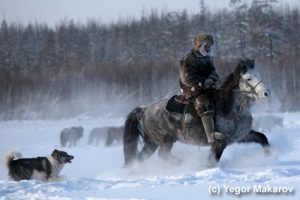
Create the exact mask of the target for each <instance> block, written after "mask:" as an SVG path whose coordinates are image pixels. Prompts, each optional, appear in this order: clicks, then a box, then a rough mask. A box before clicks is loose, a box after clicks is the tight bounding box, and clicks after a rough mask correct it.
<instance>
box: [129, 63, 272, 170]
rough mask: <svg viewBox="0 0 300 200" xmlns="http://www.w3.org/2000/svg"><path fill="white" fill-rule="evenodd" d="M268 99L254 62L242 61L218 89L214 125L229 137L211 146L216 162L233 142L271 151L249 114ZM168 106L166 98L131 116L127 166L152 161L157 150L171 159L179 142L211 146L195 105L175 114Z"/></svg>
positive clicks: (159, 154)
mask: <svg viewBox="0 0 300 200" xmlns="http://www.w3.org/2000/svg"><path fill="white" fill-rule="evenodd" d="M268 97H269V91H268V90H267V89H266V87H265V85H264V84H263V82H262V81H261V80H260V79H259V76H258V74H257V72H256V71H255V68H254V60H250V59H248V58H245V59H241V60H240V61H239V62H238V65H237V67H236V69H235V70H234V72H233V73H231V74H230V75H228V77H227V78H226V79H225V82H224V83H223V84H222V85H221V86H220V87H219V88H216V90H215V126H216V130H217V131H219V132H222V133H224V134H225V135H226V137H225V139H223V140H221V141H218V140H217V141H215V142H214V143H212V144H211V154H210V158H211V159H212V160H213V161H215V163H216V162H217V161H218V160H219V159H220V157H221V155H222V153H223V150H224V149H225V148H226V146H227V145H229V144H232V143H234V142H238V143H241V142H256V143H259V144H261V145H262V146H263V147H264V149H265V150H266V151H267V150H268V147H269V142H268V139H267V137H266V136H265V135H264V134H263V133H260V132H257V131H254V130H251V125H252V115H251V112H250V108H251V106H252V105H253V103H254V102H255V101H258V100H262V99H266V98H268ZM167 103H168V100H167V99H163V100H160V101H158V102H155V103H153V104H151V105H148V106H145V107H137V108H135V109H134V110H133V111H132V112H131V113H129V115H128V116H127V119H126V122H125V129H124V140H123V144H124V147H123V148H124V157H125V166H126V165H129V164H131V163H132V162H133V161H135V160H137V161H143V160H145V159H147V158H149V157H150V156H151V155H152V154H153V153H154V152H155V151H156V149H157V148H158V147H159V151H158V156H159V157H160V158H163V159H171V158H172V156H170V153H171V149H172V146H173V144H174V142H176V141H177V140H179V141H181V142H183V143H187V144H193V145H198V146H205V145H210V144H208V142H207V138H206V135H205V131H204V128H203V125H202V123H201V120H199V119H198V118H197V117H198V116H197V115H195V112H193V107H192V106H191V105H192V104H189V105H187V106H185V108H184V110H185V111H184V112H182V113H178V112H176V113H173V112H169V111H168V110H167V109H166V107H167ZM139 138H141V139H142V143H143V147H142V149H141V150H138V141H139Z"/></svg>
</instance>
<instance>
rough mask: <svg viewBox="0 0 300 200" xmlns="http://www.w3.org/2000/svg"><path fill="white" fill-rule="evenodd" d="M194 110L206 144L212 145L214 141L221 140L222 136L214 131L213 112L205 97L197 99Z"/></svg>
mask: <svg viewBox="0 0 300 200" xmlns="http://www.w3.org/2000/svg"><path fill="white" fill-rule="evenodd" d="M195 108H196V111H197V114H198V116H200V118H201V121H202V123H203V127H204V130H205V134H206V137H207V141H208V143H213V142H214V141H215V139H216V140H222V139H223V138H224V135H223V134H222V133H220V132H216V131H215V123H214V111H213V109H212V107H211V106H210V101H209V99H208V98H207V97H206V96H199V97H197V99H196V101H195Z"/></svg>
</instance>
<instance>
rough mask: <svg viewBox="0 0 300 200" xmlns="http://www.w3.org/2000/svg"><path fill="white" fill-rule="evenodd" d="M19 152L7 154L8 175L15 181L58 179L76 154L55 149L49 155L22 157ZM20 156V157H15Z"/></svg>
mask: <svg viewBox="0 0 300 200" xmlns="http://www.w3.org/2000/svg"><path fill="white" fill-rule="evenodd" d="M21 157H22V156H21V154H20V153H18V152H10V153H8V154H7V156H6V165H7V167H8V171H9V172H8V175H9V176H10V178H11V179H13V180H15V181H20V180H24V179H25V180H31V179H36V180H43V181H57V180H59V176H58V174H59V173H60V171H61V170H62V168H63V167H64V165H65V164H66V163H71V160H72V159H73V158H74V156H71V155H69V154H68V153H66V152H64V151H59V150H56V149H55V150H54V151H53V152H52V154H51V155H49V156H48V157H37V158H21ZM15 158H18V159H15Z"/></svg>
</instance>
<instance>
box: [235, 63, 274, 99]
mask: <svg viewBox="0 0 300 200" xmlns="http://www.w3.org/2000/svg"><path fill="white" fill-rule="evenodd" d="M236 72H238V73H239V76H240V81H239V89H240V91H241V92H242V93H244V94H245V95H246V96H248V97H250V98H251V99H253V100H261V99H265V98H268V97H269V96H270V92H269V90H268V89H267V88H266V86H265V84H264V83H263V82H262V80H261V79H260V76H259V74H258V72H257V71H256V70H255V68H254V60H250V59H248V58H244V59H241V60H240V62H239V63H238V66H237V69H236Z"/></svg>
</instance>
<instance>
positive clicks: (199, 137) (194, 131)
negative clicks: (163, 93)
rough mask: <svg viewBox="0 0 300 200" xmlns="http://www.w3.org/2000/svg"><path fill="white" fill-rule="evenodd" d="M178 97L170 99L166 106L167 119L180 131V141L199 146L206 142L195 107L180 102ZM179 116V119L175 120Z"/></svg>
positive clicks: (189, 103) (188, 103)
mask: <svg viewBox="0 0 300 200" xmlns="http://www.w3.org/2000/svg"><path fill="white" fill-rule="evenodd" d="M178 99H179V100H180V96H178V95H175V96H173V97H171V98H170V99H169V100H168V102H167V105H166V110H167V112H169V115H168V119H169V121H170V122H173V125H174V126H175V127H176V128H177V129H178V130H181V132H182V134H180V135H181V138H180V139H181V140H184V141H185V142H187V143H190V144H196V145H197V144H199V143H203V141H207V138H206V135H205V134H199V132H203V133H204V128H203V124H202V121H201V120H200V117H199V116H198V114H197V111H196V109H195V106H194V104H193V103H192V102H180V101H178ZM177 114H180V115H179V116H180V118H177V117H176V116H178V115H177Z"/></svg>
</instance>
